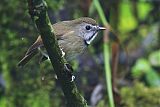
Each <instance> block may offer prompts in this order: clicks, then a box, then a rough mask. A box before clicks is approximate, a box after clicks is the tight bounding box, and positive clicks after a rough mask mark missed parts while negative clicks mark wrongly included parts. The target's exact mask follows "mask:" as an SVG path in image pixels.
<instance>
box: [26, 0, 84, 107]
mask: <svg viewBox="0 0 160 107" xmlns="http://www.w3.org/2000/svg"><path fill="white" fill-rule="evenodd" d="M27 1H28V9H29V14H30V16H31V18H32V19H33V21H34V22H35V24H36V27H37V29H38V31H39V33H40V35H41V38H42V40H43V44H44V46H45V48H46V50H47V52H48V55H49V58H50V60H51V63H52V66H53V69H54V70H53V71H55V73H56V75H57V77H58V81H59V83H60V84H61V87H62V90H63V93H64V95H65V98H66V100H67V107H87V103H86V100H85V99H84V98H83V97H82V96H81V94H80V93H79V91H78V89H77V87H76V85H75V82H71V81H70V77H69V76H67V74H68V73H67V72H66V69H65V67H64V65H65V63H66V62H65V60H64V58H63V57H62V53H61V50H60V48H59V46H58V42H57V38H56V36H55V35H54V29H53V28H52V25H51V22H50V20H49V17H48V13H47V4H46V2H45V1H44V0H27Z"/></svg>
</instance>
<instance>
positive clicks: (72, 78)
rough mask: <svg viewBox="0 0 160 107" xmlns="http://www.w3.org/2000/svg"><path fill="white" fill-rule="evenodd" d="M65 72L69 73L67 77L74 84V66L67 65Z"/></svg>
mask: <svg viewBox="0 0 160 107" xmlns="http://www.w3.org/2000/svg"><path fill="white" fill-rule="evenodd" d="M64 70H65V71H66V72H67V76H68V77H69V80H70V82H73V81H74V79H75V76H74V75H73V73H72V71H73V68H72V66H71V65H70V64H65V65H64Z"/></svg>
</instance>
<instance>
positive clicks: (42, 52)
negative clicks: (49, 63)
mask: <svg viewBox="0 0 160 107" xmlns="http://www.w3.org/2000/svg"><path fill="white" fill-rule="evenodd" d="M38 50H39V51H40V53H41V54H42V55H43V56H45V57H46V58H47V59H48V60H50V58H49V56H48V54H47V53H45V52H44V51H42V50H41V48H40V47H38Z"/></svg>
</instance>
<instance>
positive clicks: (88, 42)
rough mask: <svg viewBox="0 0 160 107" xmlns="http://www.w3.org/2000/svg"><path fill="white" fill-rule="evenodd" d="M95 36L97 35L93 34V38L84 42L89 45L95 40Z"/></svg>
mask: <svg viewBox="0 0 160 107" xmlns="http://www.w3.org/2000/svg"><path fill="white" fill-rule="evenodd" d="M96 36H97V33H95V34H94V36H93V37H92V38H91V39H89V40H86V43H87V44H88V45H89V44H90V43H91V42H92V41H93V40H94V38H95V37H96Z"/></svg>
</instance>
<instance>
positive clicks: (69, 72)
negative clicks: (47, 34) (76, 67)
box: [60, 48, 75, 82]
mask: <svg viewBox="0 0 160 107" xmlns="http://www.w3.org/2000/svg"><path fill="white" fill-rule="evenodd" d="M60 49H61V52H62V58H64V56H65V52H64V51H63V48H60ZM64 70H65V71H66V72H67V76H69V78H70V79H71V80H70V81H71V82H73V81H74V79H75V76H74V75H73V73H72V72H73V68H72V66H71V65H70V64H68V63H67V61H66V60H65V64H64Z"/></svg>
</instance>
